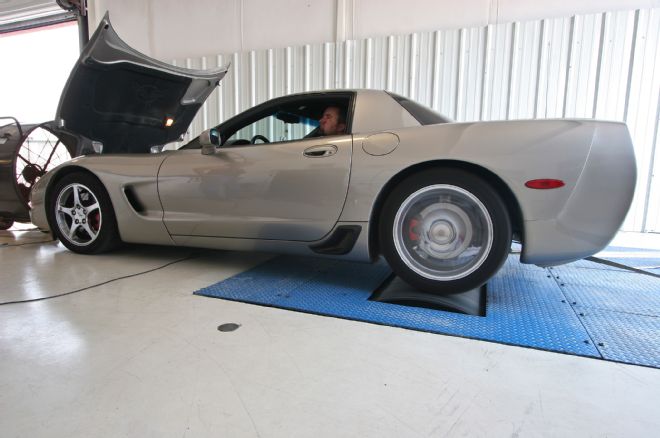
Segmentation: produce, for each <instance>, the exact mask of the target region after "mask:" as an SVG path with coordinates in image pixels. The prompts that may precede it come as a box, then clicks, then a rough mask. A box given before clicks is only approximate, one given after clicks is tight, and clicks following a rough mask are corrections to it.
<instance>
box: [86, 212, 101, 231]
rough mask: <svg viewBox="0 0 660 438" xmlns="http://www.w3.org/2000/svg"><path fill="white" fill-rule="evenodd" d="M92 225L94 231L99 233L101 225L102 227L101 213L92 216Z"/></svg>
mask: <svg viewBox="0 0 660 438" xmlns="http://www.w3.org/2000/svg"><path fill="white" fill-rule="evenodd" d="M89 222H90V225H91V226H92V230H94V231H98V230H99V225H101V223H100V222H101V213H100V212H98V211H97V212H96V213H94V214H92V215H90V221H89Z"/></svg>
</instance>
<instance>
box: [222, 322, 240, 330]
mask: <svg viewBox="0 0 660 438" xmlns="http://www.w3.org/2000/svg"><path fill="white" fill-rule="evenodd" d="M240 326H241V325H240V324H235V323H233V322H230V323H228V324H221V325H219V326H218V330H219V331H221V332H233V331H234V330H236V329H237V328H239V327H240Z"/></svg>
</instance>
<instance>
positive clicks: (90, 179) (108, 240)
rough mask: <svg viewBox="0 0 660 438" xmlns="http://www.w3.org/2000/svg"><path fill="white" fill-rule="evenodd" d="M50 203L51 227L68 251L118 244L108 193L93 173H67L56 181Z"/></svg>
mask: <svg viewBox="0 0 660 438" xmlns="http://www.w3.org/2000/svg"><path fill="white" fill-rule="evenodd" d="M49 205H50V207H49V208H50V214H49V217H50V222H51V229H53V231H54V233H55V235H56V236H57V237H58V238H59V239H60V241H61V242H62V243H63V244H64V246H66V247H67V248H69V249H70V250H71V251H74V252H77V253H81V254H96V253H101V252H105V251H108V250H110V249H112V248H114V247H115V246H117V244H119V242H120V240H119V233H118V232H117V222H116V219H115V214H114V211H113V209H112V203H111V202H110V197H109V196H108V193H107V192H106V190H105V188H104V187H103V185H102V184H101V183H100V182H99V181H98V180H97V179H96V178H95V177H94V176H92V175H89V174H87V173H72V174H70V175H66V176H65V177H64V178H62V179H61V180H60V181H58V182H57V184H56V185H55V187H54V189H53V191H52V196H51V202H50V203H49Z"/></svg>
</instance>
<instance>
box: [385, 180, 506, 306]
mask: <svg viewBox="0 0 660 438" xmlns="http://www.w3.org/2000/svg"><path fill="white" fill-rule="evenodd" d="M379 234H380V242H381V249H382V252H383V254H384V255H385V258H386V259H387V261H388V263H389V264H390V266H391V267H392V269H393V270H394V272H395V273H396V274H397V275H399V276H400V277H401V278H402V279H403V280H405V281H407V282H408V283H410V284H411V285H412V286H414V287H416V288H418V289H420V290H423V291H426V292H431V293H435V294H442V295H445V294H452V293H459V292H464V291H466V290H469V289H473V288H475V287H479V286H481V285H483V284H484V283H485V282H486V281H487V280H488V279H489V278H490V277H491V276H493V275H494V274H495V273H496V272H497V270H499V268H500V267H501V266H502V264H503V263H504V261H505V260H506V257H507V254H508V252H509V249H510V246H511V222H510V219H509V215H508V212H507V209H506V205H505V204H504V202H503V201H502V199H501V198H500V197H499V195H498V194H497V192H496V191H495V190H493V189H492V188H491V187H490V186H489V185H488V184H487V183H486V182H484V181H483V180H482V179H481V178H479V177H478V176H476V175H473V174H471V173H469V172H466V171H463V170H460V169H451V168H436V169H430V170H425V171H422V172H420V173H418V174H415V175H413V176H412V177H409V178H407V179H405V180H404V181H402V182H401V183H400V184H399V185H397V186H396V187H395V189H394V190H393V192H392V193H391V194H390V196H389V197H388V198H387V200H386V201H385V204H384V207H383V211H382V220H381V223H380V229H379Z"/></svg>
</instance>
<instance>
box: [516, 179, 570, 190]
mask: <svg viewBox="0 0 660 438" xmlns="http://www.w3.org/2000/svg"><path fill="white" fill-rule="evenodd" d="M565 185H566V184H564V181H562V180H560V179H533V180H531V181H527V182H526V183H525V187H528V188H530V189H539V190H546V189H558V188H559V187H564V186H565Z"/></svg>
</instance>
